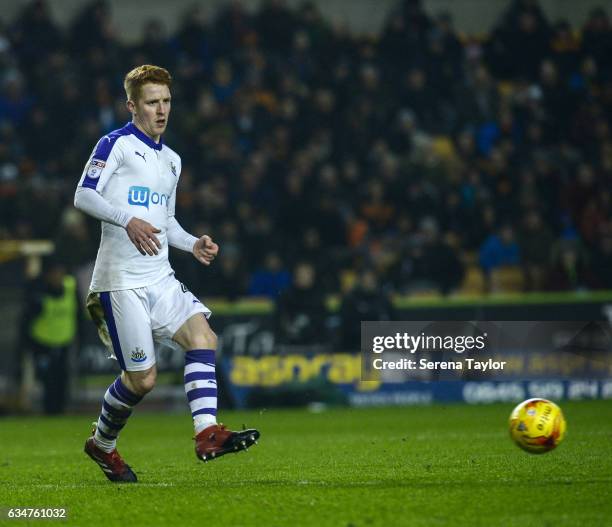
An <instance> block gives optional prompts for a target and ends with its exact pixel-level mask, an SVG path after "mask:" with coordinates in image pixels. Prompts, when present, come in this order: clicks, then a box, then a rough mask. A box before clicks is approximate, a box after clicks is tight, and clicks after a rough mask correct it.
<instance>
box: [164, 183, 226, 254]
mask: <svg viewBox="0 0 612 527" xmlns="http://www.w3.org/2000/svg"><path fill="white" fill-rule="evenodd" d="M175 208H176V186H175V187H174V190H173V191H172V194H171V195H170V199H169V200H168V231H167V233H166V235H167V237H168V244H169V245H170V246H171V247H175V248H176V249H180V250H182V251H186V252H190V253H192V254H193V256H194V257H195V259H196V260H198V262H200V263H202V264H204V265H210V264H211V262H212V261H213V260H214V259H215V256H217V254H218V253H219V246H218V245H217V244H216V243H214V242H213V240H212V238H211V237H210V236H208V235H204V236H201V237H200V238H196V237H195V236H193V235H192V234H189V233H188V232H187V231H186V230H185V229H183V227H181V225H180V223H179V222H178V221H177V219H176V218H175V216H174V214H175Z"/></svg>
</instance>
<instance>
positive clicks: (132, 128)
mask: <svg viewBox="0 0 612 527" xmlns="http://www.w3.org/2000/svg"><path fill="white" fill-rule="evenodd" d="M125 128H126V129H127V130H128V131H129V132H130V133H132V134H134V135H135V136H136V137H138V139H140V140H141V141H142V142H143V143H144V144H146V145H147V146H150V147H151V148H153V149H154V150H161V149H162V146H163V140H162V137H160V138H159V143H156V142H155V141H153V139H151V138H150V137H149V136H148V135H147V134H145V133H144V132H141V131H140V130H139V129H138V127H137V126H136V125H135V124H134V123H133V122H129V123H128V124H126V125H125Z"/></svg>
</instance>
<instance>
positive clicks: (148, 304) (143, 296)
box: [87, 274, 211, 371]
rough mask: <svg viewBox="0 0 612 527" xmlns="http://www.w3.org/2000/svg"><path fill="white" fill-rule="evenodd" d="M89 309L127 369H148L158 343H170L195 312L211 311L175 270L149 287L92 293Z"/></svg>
mask: <svg viewBox="0 0 612 527" xmlns="http://www.w3.org/2000/svg"><path fill="white" fill-rule="evenodd" d="M87 310H88V311H89V314H90V315H91V318H92V319H93V321H94V322H95V323H96V326H97V327H98V334H99V335H100V339H101V340H102V342H103V343H104V345H105V346H106V347H107V348H108V350H109V352H110V354H111V357H113V358H116V359H117V361H118V362H119V365H120V366H121V369H122V370H127V371H143V370H148V369H149V368H151V367H152V366H153V365H154V364H155V344H156V343H157V344H161V343H162V342H163V343H164V344H167V343H169V342H170V341H171V339H172V337H173V336H174V334H175V333H176V332H177V331H178V329H179V328H180V327H181V326H182V325H183V324H184V323H185V322H186V321H187V320H188V319H189V318H191V317H192V316H193V315H195V314H196V313H203V314H204V316H205V317H206V318H209V317H210V315H211V311H210V309H208V308H207V307H206V306H205V305H204V304H202V302H200V301H199V300H198V299H197V298H196V297H195V295H194V294H193V293H192V292H191V291H189V290H188V289H187V288H186V287H185V286H184V285H183V284H182V283H181V282H179V281H178V280H177V279H176V278H175V277H174V275H173V274H171V275H168V276H167V277H166V278H164V279H163V280H160V281H159V282H157V283H156V284H153V285H151V286H147V287H138V288H136V289H125V290H121V291H107V292H101V293H89V295H88V296H87ZM174 345H175V346H178V344H176V343H174Z"/></svg>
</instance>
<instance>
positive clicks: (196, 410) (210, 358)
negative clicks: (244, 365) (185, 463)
mask: <svg viewBox="0 0 612 527" xmlns="http://www.w3.org/2000/svg"><path fill="white" fill-rule="evenodd" d="M185 393H186V394H187V400H188V401H189V408H191V416H192V417H193V426H194V428H195V432H196V434H198V433H200V432H201V431H202V430H204V429H205V428H206V427H207V426H210V425H213V424H215V423H216V422H217V379H216V376H215V350H202V349H199V350H191V351H188V352H187V353H185Z"/></svg>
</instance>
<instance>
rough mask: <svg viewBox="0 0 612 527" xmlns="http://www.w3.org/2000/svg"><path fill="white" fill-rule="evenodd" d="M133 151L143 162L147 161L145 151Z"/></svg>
mask: <svg viewBox="0 0 612 527" xmlns="http://www.w3.org/2000/svg"><path fill="white" fill-rule="evenodd" d="M134 153H135V154H136V155H137V156H140V157H142V159H143V160H144V162H145V163H146V162H147V159H146V158H145V154H146V152H145V154H141V153H140V152H136V150H134Z"/></svg>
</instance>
